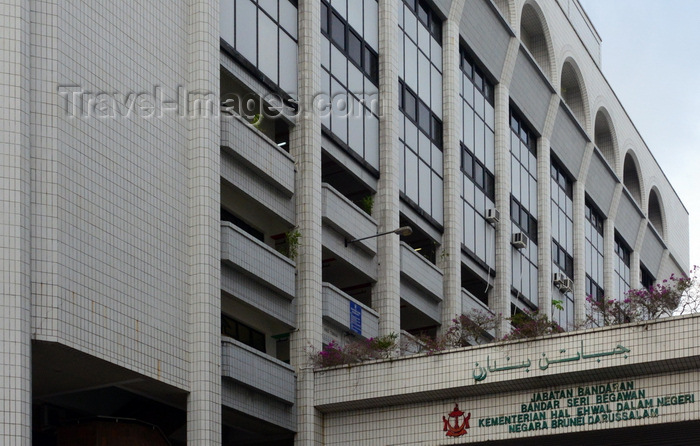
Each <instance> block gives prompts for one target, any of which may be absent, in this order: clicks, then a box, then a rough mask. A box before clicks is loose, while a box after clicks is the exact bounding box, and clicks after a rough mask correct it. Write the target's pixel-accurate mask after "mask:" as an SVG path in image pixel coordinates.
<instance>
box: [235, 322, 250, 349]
mask: <svg viewBox="0 0 700 446" xmlns="http://www.w3.org/2000/svg"><path fill="white" fill-rule="evenodd" d="M238 340H239V341H241V342H242V343H244V344H245V345H250V328H248V327H246V326H245V325H243V324H239V325H238Z"/></svg>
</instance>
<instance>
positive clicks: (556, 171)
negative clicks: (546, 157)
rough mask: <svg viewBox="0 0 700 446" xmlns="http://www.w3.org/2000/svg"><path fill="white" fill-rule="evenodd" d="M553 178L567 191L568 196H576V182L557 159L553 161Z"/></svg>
mask: <svg viewBox="0 0 700 446" xmlns="http://www.w3.org/2000/svg"><path fill="white" fill-rule="evenodd" d="M551 175H552V179H553V180H554V182H555V183H557V185H558V186H559V187H560V188H561V189H562V190H563V191H564V192H565V193H566V196H567V197H569V198H573V196H574V183H573V181H572V180H571V177H569V175H568V174H567V173H566V172H564V169H563V168H562V167H561V166H559V165H558V164H557V163H556V162H555V161H552V167H551Z"/></svg>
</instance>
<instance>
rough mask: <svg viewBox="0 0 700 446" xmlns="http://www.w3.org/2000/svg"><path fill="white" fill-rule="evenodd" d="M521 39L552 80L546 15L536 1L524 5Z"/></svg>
mask: <svg viewBox="0 0 700 446" xmlns="http://www.w3.org/2000/svg"><path fill="white" fill-rule="evenodd" d="M520 40H522V42H523V44H524V45H525V48H527V50H528V51H529V52H530V54H532V57H534V58H535V62H537V65H539V66H540V68H541V69H542V72H543V73H544V74H545V76H547V78H548V79H550V80H551V79H552V76H551V69H552V68H551V67H552V63H551V56H550V54H549V39H548V38H547V32H546V28H545V23H544V16H543V14H542V11H541V10H540V9H539V7H538V6H537V5H536V4H534V3H527V4H525V6H523V12H522V14H521V17H520Z"/></svg>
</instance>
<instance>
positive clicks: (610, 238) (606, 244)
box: [603, 217, 618, 299]
mask: <svg viewBox="0 0 700 446" xmlns="http://www.w3.org/2000/svg"><path fill="white" fill-rule="evenodd" d="M616 256H617V254H615V222H614V221H613V219H612V218H610V217H608V218H607V219H606V220H605V222H604V224H603V288H604V292H605V297H606V298H607V299H610V298H617V297H618V296H617V295H616V294H615V293H616V292H615V269H614V265H615V263H614V262H615V259H616V258H617V257H616Z"/></svg>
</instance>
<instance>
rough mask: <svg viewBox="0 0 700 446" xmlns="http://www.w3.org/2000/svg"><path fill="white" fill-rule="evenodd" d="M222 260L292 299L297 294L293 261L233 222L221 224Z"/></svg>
mask: <svg viewBox="0 0 700 446" xmlns="http://www.w3.org/2000/svg"><path fill="white" fill-rule="evenodd" d="M221 259H222V260H223V261H225V262H229V263H230V264H231V265H232V266H233V267H234V268H236V269H238V270H239V271H241V272H243V273H244V274H246V275H248V276H250V277H251V278H253V279H254V280H256V281H258V282H260V283H262V284H263V285H265V286H266V287H268V288H272V289H273V290H275V291H277V292H278V293H280V294H282V295H284V296H286V297H287V298H289V299H293V298H294V294H295V271H296V265H295V263H294V262H293V261H291V260H290V259H288V258H287V257H285V256H283V255H282V254H280V253H279V252H277V251H275V250H274V249H272V248H271V247H269V246H268V245H266V244H264V243H262V242H261V241H259V240H256V239H254V238H253V237H251V236H250V235H249V234H247V233H246V232H245V231H243V230H242V229H240V228H239V227H237V226H235V225H234V224H232V223H228V222H222V223H221Z"/></svg>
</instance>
